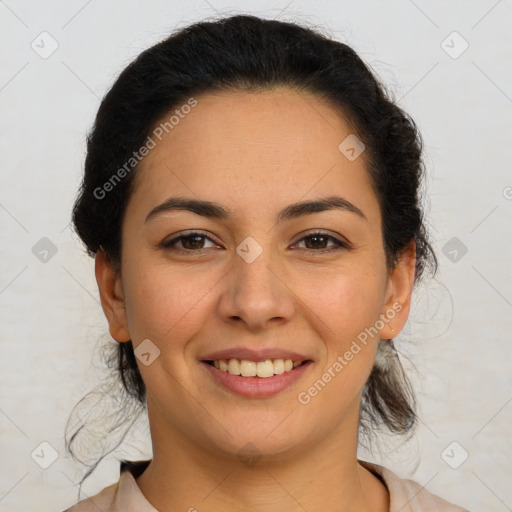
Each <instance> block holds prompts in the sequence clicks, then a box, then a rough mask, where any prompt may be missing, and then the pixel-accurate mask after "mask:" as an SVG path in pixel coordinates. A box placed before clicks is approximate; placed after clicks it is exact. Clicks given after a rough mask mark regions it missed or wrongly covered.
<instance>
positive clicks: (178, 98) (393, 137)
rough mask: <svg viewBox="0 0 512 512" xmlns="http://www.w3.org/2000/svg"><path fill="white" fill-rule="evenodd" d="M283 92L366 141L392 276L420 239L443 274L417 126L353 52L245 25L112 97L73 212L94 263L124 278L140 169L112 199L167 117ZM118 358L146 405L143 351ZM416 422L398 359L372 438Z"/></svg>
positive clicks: (187, 50)
mask: <svg viewBox="0 0 512 512" xmlns="http://www.w3.org/2000/svg"><path fill="white" fill-rule="evenodd" d="M282 86H284V87H288V88H290V89H291V90H295V91H297V92H301V91H304V92H308V93H313V94H315V95H317V96H318V97H319V98H322V99H324V100H327V101H328V102H329V104H330V105H332V106H333V108H334V109H337V110H338V111H339V112H340V113H343V115H344V117H345V119H346V120H347V121H348V122H350V124H351V125H352V126H353V127H354V129H355V130H356V133H357V137H358V138H359V139H360V140H362V141H363V143H364V145H365V147H366V150H365V152H364V157H365V163H366V166H367V170H368V173H369V175H370V177H371V182H372V185H373V187H374V189H375V192H376V194H377V197H378V200H379V204H380V210H381V215H382V222H383V224H382V226H383V227H382V237H383V243H384V248H385V253H386V263H387V267H388V268H389V269H392V268H393V266H394V265H395V264H396V262H397V261H398V259H399V258H400V256H401V254H402V253H403V251H405V250H406V248H407V246H408V244H409V242H410V241H411V240H414V242H415V244H416V275H415V285H416V283H417V281H418V279H419V278H420V276H422V274H423V271H424V269H425V267H426V266H430V267H431V268H432V269H433V273H435V272H436V270H437V259H436V256H435V254H434V251H433V249H432V247H431V245H430V244H429V241H428V237H427V232H426V229H425V225H424V223H423V212H422V208H421V204H420V199H421V198H420V190H419V189H420V185H421V182H422V177H423V173H424V164H423V161H422V150H423V149H422V140H421V135H420V133H419V131H418V129H417V127H416V125H415V123H414V121H413V120H412V119H411V117H410V116H409V115H408V114H407V113H405V112H404V111H403V110H402V109H400V108H399V107H398V106H397V105H396V104H395V103H394V102H393V101H392V100H391V99H390V95H389V93H388V92H386V90H385V88H384V86H383V85H382V84H381V83H380V82H379V80H378V79H377V78H376V76H375V75H374V74H373V73H372V72H371V71H370V69H369V67H368V66H367V65H366V64H365V63H364V62H363V61H362V60H361V59H360V58H359V56H358V55H357V54H356V52H355V51H354V50H353V49H352V48H350V47H349V46H347V45H346V44H343V43H341V42H338V41H335V40H332V39H330V38H329V37H327V36H324V35H322V34H321V33H320V32H318V30H316V29H312V28H308V27H303V26H300V25H298V24H295V23H290V22H282V21H276V20H267V19H261V18H258V17H255V16H245V15H238V16H232V17H227V18H221V19H218V20H215V21H203V22H200V23H196V24H193V25H191V26H188V27H186V28H184V29H181V30H179V31H177V32H175V33H173V34H171V35H170V36H169V37H167V38H166V39H164V40H163V41H161V42H159V43H158V44H155V45H154V46H152V47H151V48H148V49H147V50H145V51H143V52H142V53H141V54H140V55H139V56H138V57H137V58H136V59H135V60H134V61H133V62H131V63H130V64H129V65H128V66H127V67H126V68H125V69H124V70H123V71H122V72H121V74H120V75H119V77H118V78H117V80H116V81H115V83H114V84H113V86H112V87H111V89H110V90H109V91H108V93H107V94H106V95H105V97H104V98H103V101H102V102H101V105H100V107H99V110H98V113H97V116H96V119H95V122H94V126H93V128H92V130H91V132H90V134H89V135H88V137H87V156H86V159H85V172H84V176H83V182H82V184H81V188H80V190H79V193H78V196H77V199H76V202H75V205H74V209H73V224H74V229H75V231H76V233H77V234H78V236H79V237H80V239H81V240H82V241H83V243H84V245H85V247H86V250H87V252H88V254H89V255H91V256H93V255H94V254H95V253H96V252H97V251H98V249H99V248H100V246H101V247H103V248H104V250H105V252H106V254H107V256H108V258H109V260H110V261H111V263H112V264H113V265H114V266H115V267H116V268H118V269H120V261H121V258H120V256H121V245H122V244H121V224H122V219H123V215H124V212H125V209H126V206H127V204H128V201H129V200H130V196H131V193H132V190H133V179H134V176H135V174H136V171H137V166H134V167H133V169H132V170H131V171H130V172H126V173H122V175H123V177H122V179H120V180H117V181H116V182H115V186H113V187H109V191H108V197H107V198H104V197H101V196H102V195H103V192H101V191H105V188H104V184H105V183H107V182H109V180H112V177H113V176H114V175H115V174H116V173H117V175H118V176H119V172H118V170H119V169H120V168H122V167H123V165H124V164H125V163H126V162H128V161H129V160H130V158H131V157H132V155H133V152H134V151H137V150H138V149H139V148H140V147H141V146H143V145H144V143H145V141H146V140H147V137H148V135H150V134H151V133H152V131H153V129H154V128H155V126H156V123H157V122H158V121H159V120H161V119H162V117H163V116H164V115H166V114H168V115H170V113H171V111H172V110H173V109H175V108H176V107H177V106H179V105H183V104H186V103H187V102H188V100H189V99H190V98H191V97H192V96H199V95H200V94H201V93H206V92H216V91H234V90H235V91H236V90H241V91H258V90H272V89H273V88H276V87H282ZM389 346H390V347H392V344H391V345H389ZM115 351H116V353H115V359H111V360H110V363H109V364H111V365H113V366H115V367H116V368H115V369H116V370H117V374H118V377H119V378H120V382H122V386H123V392H124V393H126V395H125V400H130V401H132V402H133V403H137V404H140V405H141V406H142V407H143V406H144V402H145V397H146V390H145V387H144V382H143V380H142V378H141V375H140V373H139V370H138V367H137V363H136V360H135V356H134V352H133V346H132V343H131V342H126V343H119V344H118V345H117V347H115ZM395 355H396V353H395ZM387 360H388V361H391V359H389V357H388V359H387ZM122 403H123V402H122ZM120 410H123V411H126V406H124V407H120ZM132 413H133V410H131V409H130V414H132ZM127 419H128V420H130V421H131V420H132V418H131V417H128V416H127ZM415 421H416V415H415V406H414V395H413V392H412V389H411V387H410V384H409V382H408V380H407V378H406V376H405V374H404V372H403V371H402V368H401V365H400V361H399V359H398V358H397V357H394V359H393V360H392V361H391V364H385V365H379V364H376V365H375V368H374V369H373V371H372V373H371V375H370V377H369V380H368V382H367V384H366V386H365V389H364V392H363V398H362V406H361V428H364V429H366V430H368V429H371V428H373V427H375V426H378V425H384V426H386V427H387V428H388V429H390V430H391V431H392V432H394V433H400V434H404V433H407V432H409V431H411V430H412V428H413V426H414V424H415ZM82 427H84V423H83V422H82V423H81V424H80V426H79V427H78V428H76V429H75V430H74V431H73V432H72V435H71V437H70V439H69V440H68V442H67V447H68V451H69V452H70V453H71V454H73V446H74V443H76V442H77V441H78V437H79V436H78V434H79V433H80V432H81V430H82ZM77 436H78V437H77ZM110 451H112V450H110ZM104 455H105V454H100V457H99V458H100V460H101V457H102V456H104ZM97 462H99V461H97ZM95 466H96V465H94V467H95ZM94 467H93V468H92V469H91V471H92V470H93V469H94ZM91 471H89V473H87V475H86V476H85V477H84V478H86V477H87V476H88V475H89V474H90V472H91Z"/></svg>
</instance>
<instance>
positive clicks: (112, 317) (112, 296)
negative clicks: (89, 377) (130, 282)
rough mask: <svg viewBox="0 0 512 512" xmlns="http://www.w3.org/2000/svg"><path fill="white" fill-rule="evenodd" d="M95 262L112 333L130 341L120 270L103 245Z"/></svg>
mask: <svg viewBox="0 0 512 512" xmlns="http://www.w3.org/2000/svg"><path fill="white" fill-rule="evenodd" d="M94 263H95V268H94V270H95V274H96V282H97V283H98V289H99V292H100V299H101V307H102V308H103V312H104V313H105V316H106V317H107V320H108V330H109V332H110V335H111V336H112V338H114V339H115V340H116V341H119V342H125V341H130V332H129V330H128V322H127V316H126V305H125V302H124V295H123V286H122V281H121V275H120V272H119V271H117V270H116V269H114V268H113V266H112V264H111V263H110V261H109V259H108V257H107V255H106V253H105V251H104V249H103V247H100V248H99V250H98V251H97V252H96V258H95V260H94Z"/></svg>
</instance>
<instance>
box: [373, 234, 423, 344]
mask: <svg viewBox="0 0 512 512" xmlns="http://www.w3.org/2000/svg"><path fill="white" fill-rule="evenodd" d="M415 273H416V243H415V241H414V239H412V240H411V242H410V243H409V247H408V248H407V249H406V250H405V251H404V252H403V254H402V256H401V257H400V260H399V262H398V263H397V265H396V266H395V268H394V269H393V270H392V271H391V273H390V275H389V278H388V286H387V290H386V293H387V295H386V304H385V307H384V311H383V312H382V313H383V315H384V317H385V318H386V319H388V320H387V321H386V322H385V326H384V327H383V328H382V329H381V330H380V337H381V339H392V338H394V337H395V336H397V335H398V333H399V332H400V331H401V330H402V329H403V327H404V325H405V323H406V322H407V318H408V316H409V311H410V307H411V295H412V288H413V285H414V277H415Z"/></svg>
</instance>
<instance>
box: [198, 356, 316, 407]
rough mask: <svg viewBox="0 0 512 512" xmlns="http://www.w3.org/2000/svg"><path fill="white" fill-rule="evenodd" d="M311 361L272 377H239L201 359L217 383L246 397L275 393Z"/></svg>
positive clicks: (290, 383) (289, 383) (266, 395)
mask: <svg viewBox="0 0 512 512" xmlns="http://www.w3.org/2000/svg"><path fill="white" fill-rule="evenodd" d="M311 363H312V361H308V362H306V363H303V364H301V365H300V366H297V368H294V369H293V370H290V371H288V372H284V373H281V374H280V375H274V376H273V377H267V378H261V377H241V376H239V375H231V373H229V372H225V371H223V370H219V369H218V368H215V366H212V365H211V364H208V363H205V362H204V361H201V365H202V366H204V367H205V368H206V370H208V371H209V372H210V374H211V375H212V376H213V378H214V379H216V381H217V382H218V383H220V384H221V385H222V386H224V387H225V388H227V389H229V390H230V391H233V392H234V393H237V394H239V395H241V396H245V397H247V398H265V397H268V396H272V395H276V394H277V393H279V392H280V391H283V390H284V389H286V388H287V387H289V386H291V385H292V384H294V383H295V382H297V380H299V379H300V378H301V377H302V376H303V375H304V372H306V371H307V370H308V368H309V366H310V365H311Z"/></svg>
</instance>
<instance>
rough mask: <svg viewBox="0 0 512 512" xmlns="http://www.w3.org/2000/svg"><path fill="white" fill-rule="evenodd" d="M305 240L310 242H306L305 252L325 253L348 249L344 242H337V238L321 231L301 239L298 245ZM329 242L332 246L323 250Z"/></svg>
mask: <svg viewBox="0 0 512 512" xmlns="http://www.w3.org/2000/svg"><path fill="white" fill-rule="evenodd" d="M307 240H309V241H310V242H306V250H307V251H312V252H320V253H325V252H332V251H339V250H343V249H350V246H349V245H348V244H347V243H346V242H343V241H342V240H339V239H338V238H336V237H333V236H331V235H328V234H327V233H324V232H322V231H317V232H314V233H309V234H308V235H307V236H305V237H303V238H301V239H300V240H299V242H298V243H301V242H302V241H307ZM329 241H332V243H333V245H332V246H331V247H330V248H325V244H326V243H328V242H329Z"/></svg>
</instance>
